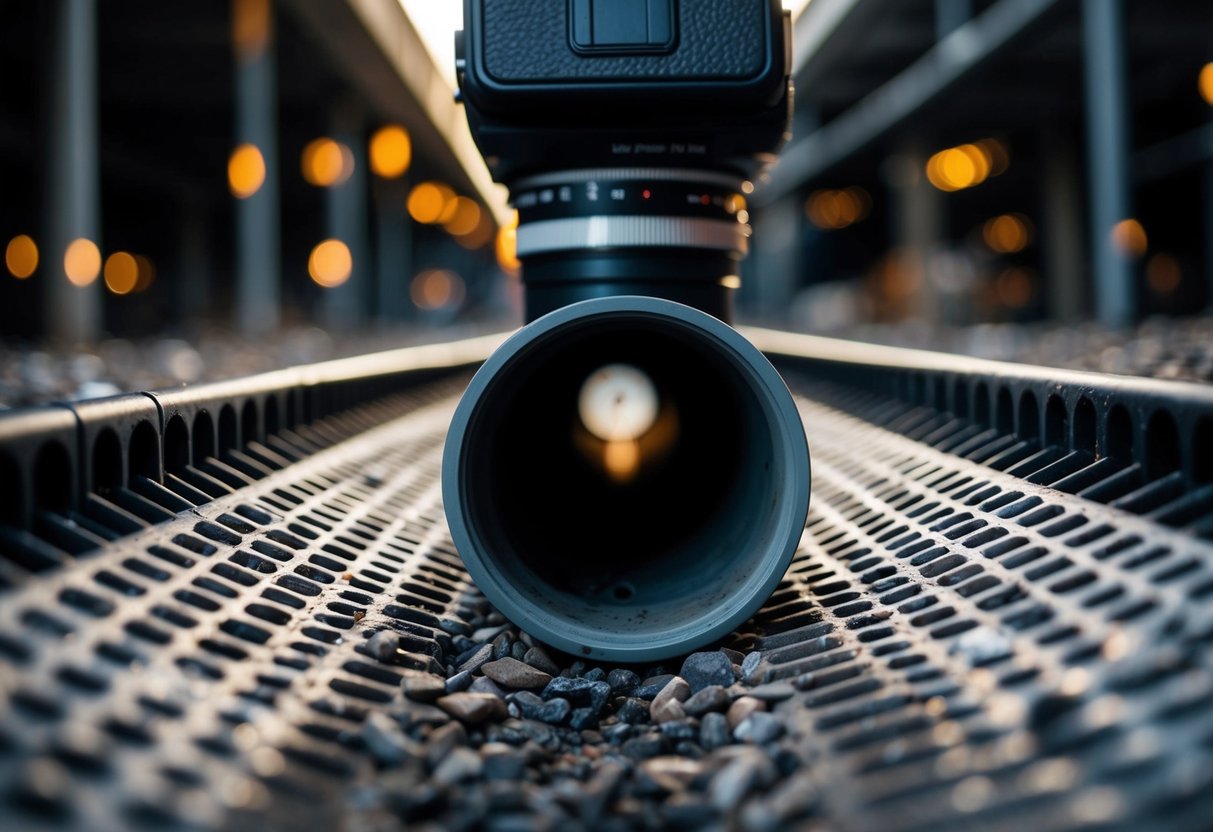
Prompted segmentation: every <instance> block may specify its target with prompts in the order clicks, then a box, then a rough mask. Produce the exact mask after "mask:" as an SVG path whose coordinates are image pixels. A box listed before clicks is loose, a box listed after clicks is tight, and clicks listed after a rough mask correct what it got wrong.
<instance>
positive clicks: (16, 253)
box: [4, 234, 38, 280]
mask: <svg viewBox="0 0 1213 832" xmlns="http://www.w3.org/2000/svg"><path fill="white" fill-rule="evenodd" d="M4 265H5V266H7V267H8V273H9V274H11V275H12V276H13V277H15V278H17V279H18V280H25V279H26V278H27V277H29V276H30V275H32V274H33V273H34V271H35V270H36V269H37V268H38V246H37V244H36V243H34V238H33V237H30V236H29V235H28V234H18V235H17V236H16V237H13V239H11V240H9V241H8V245H7V246H5V248H4Z"/></svg>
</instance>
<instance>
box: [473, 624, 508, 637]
mask: <svg viewBox="0 0 1213 832" xmlns="http://www.w3.org/2000/svg"><path fill="white" fill-rule="evenodd" d="M509 626H510V625H509V624H504V623H502V624H495V625H493V626H491V627H481V628H480V629H479V630H477V631H476V632H474V633H472V641H480V642H489V641H492V640H493V639H495V638H497V636H498V635H500V634H501V633H502V631H504V630H507V629H509Z"/></svg>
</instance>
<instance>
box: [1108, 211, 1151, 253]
mask: <svg viewBox="0 0 1213 832" xmlns="http://www.w3.org/2000/svg"><path fill="white" fill-rule="evenodd" d="M1112 244H1113V245H1114V246H1116V250H1117V251H1119V252H1120V253H1121V254H1122V255H1124V256H1125V257H1134V258H1136V257H1141V256H1142V255H1143V254H1145V253H1146V249H1148V248H1149V246H1150V241H1149V238H1148V237H1147V236H1146V229H1145V228H1143V227H1142V224H1141V223H1140V222H1138V221H1137V220H1135V219H1132V218H1130V219H1127V220H1121V221H1120V222H1118V223H1116V225H1114V226H1112Z"/></svg>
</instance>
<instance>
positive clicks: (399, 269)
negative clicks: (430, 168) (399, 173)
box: [374, 177, 413, 324]
mask: <svg viewBox="0 0 1213 832" xmlns="http://www.w3.org/2000/svg"><path fill="white" fill-rule="evenodd" d="M374 190H375V231H376V244H377V245H376V254H377V256H376V258H375V271H376V280H375V288H376V308H375V314H376V317H377V318H378V319H379V321H380V323H384V324H397V323H399V322H401V321H403V320H406V319H407V318H408V316H409V310H410V308H411V305H410V303H409V280H410V278H411V277H412V274H413V221H412V219H411V218H410V217H409V215H408V212H407V211H406V210H405V201H406V200H407V199H408V180H407V179H406V178H404V177H401V178H399V179H379V180H377V181H376V182H375V189H374Z"/></svg>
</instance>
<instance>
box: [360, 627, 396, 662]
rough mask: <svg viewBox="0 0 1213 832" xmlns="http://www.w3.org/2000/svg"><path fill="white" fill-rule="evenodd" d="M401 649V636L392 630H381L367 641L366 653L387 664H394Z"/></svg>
mask: <svg viewBox="0 0 1213 832" xmlns="http://www.w3.org/2000/svg"><path fill="white" fill-rule="evenodd" d="M399 648H400V636H399V635H397V634H396V633H393V632H392V631H391V630H380V631H379V632H377V633H375V634H374V635H373V636H371V637H370V638H368V639H367V640H366V652H367V653H369V654H371V655H372V656H374V657H375V658H376V659H378V660H379V661H381V662H384V663H386V664H394V663H395V661H396V651H397V650H398V649H399Z"/></svg>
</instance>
